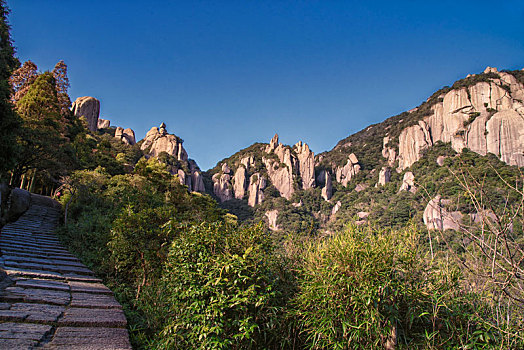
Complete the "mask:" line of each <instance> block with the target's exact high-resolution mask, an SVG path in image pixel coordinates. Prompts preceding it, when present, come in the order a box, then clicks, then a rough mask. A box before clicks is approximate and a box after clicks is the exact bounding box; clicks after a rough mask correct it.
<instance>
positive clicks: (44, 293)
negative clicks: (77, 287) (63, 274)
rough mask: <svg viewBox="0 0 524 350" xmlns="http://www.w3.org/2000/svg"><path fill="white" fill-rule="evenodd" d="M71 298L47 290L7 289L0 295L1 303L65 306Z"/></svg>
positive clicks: (66, 293)
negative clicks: (18, 302)
mask: <svg viewBox="0 0 524 350" xmlns="http://www.w3.org/2000/svg"><path fill="white" fill-rule="evenodd" d="M70 299H71V296H70V294H69V293H68V292H63V291H58V290H47V289H34V288H20V287H7V288H6V289H5V290H4V291H3V292H2V294H0V300H1V301H7V302H16V301H24V302H32V303H41V304H44V303H45V304H52V305H67V304H69V301H70Z"/></svg>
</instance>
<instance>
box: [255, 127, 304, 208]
mask: <svg viewBox="0 0 524 350" xmlns="http://www.w3.org/2000/svg"><path fill="white" fill-rule="evenodd" d="M268 151H269V152H268ZM266 153H274V154H275V155H276V156H277V157H278V161H277V160H275V159H273V158H266V157H264V158H262V161H263V163H264V166H265V167H266V170H267V174H268V176H269V179H270V180H271V183H272V184H273V186H275V188H276V189H277V190H278V191H279V192H280V195H281V196H282V197H284V198H286V199H290V198H291V195H292V194H293V193H294V191H295V189H294V188H293V180H294V177H293V173H294V172H293V170H294V169H295V167H296V164H297V159H296V157H295V156H294V155H293V154H292V153H291V149H290V148H289V147H286V146H284V145H283V144H281V143H279V142H278V134H275V136H273V138H272V139H271V142H270V143H269V145H268V146H267V147H266Z"/></svg>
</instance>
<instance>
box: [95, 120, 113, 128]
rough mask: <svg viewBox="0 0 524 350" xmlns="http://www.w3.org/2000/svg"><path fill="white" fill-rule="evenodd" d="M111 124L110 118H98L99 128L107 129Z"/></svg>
mask: <svg viewBox="0 0 524 350" xmlns="http://www.w3.org/2000/svg"><path fill="white" fill-rule="evenodd" d="M110 126H111V121H110V120H108V119H102V118H98V124H97V127H98V129H105V128H109V127H110Z"/></svg>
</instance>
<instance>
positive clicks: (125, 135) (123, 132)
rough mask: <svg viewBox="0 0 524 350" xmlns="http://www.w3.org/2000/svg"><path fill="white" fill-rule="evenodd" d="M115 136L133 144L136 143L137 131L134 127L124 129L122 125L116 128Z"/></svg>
mask: <svg viewBox="0 0 524 350" xmlns="http://www.w3.org/2000/svg"><path fill="white" fill-rule="evenodd" d="M115 138H117V139H119V140H120V141H122V142H123V143H125V144H128V145H131V146H132V145H134V144H135V143H136V140H135V132H134V131H133V129H129V128H127V129H124V128H122V127H120V126H119V127H117V128H116V129H115Z"/></svg>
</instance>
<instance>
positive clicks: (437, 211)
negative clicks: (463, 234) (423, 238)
mask: <svg viewBox="0 0 524 350" xmlns="http://www.w3.org/2000/svg"><path fill="white" fill-rule="evenodd" d="M446 204H448V202H447V201H446V200H444V199H442V198H441V197H440V196H436V197H435V198H433V199H432V200H430V201H429V203H428V205H427V206H426V209H424V214H423V220H424V224H425V225H426V228H427V229H428V230H440V231H445V230H455V231H457V230H459V229H460V223H461V221H462V213H461V212H459V211H453V212H449V211H448V210H446V208H445V207H444V206H445V205H446Z"/></svg>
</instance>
